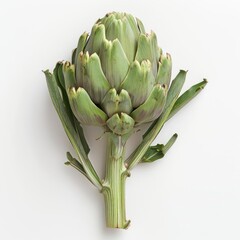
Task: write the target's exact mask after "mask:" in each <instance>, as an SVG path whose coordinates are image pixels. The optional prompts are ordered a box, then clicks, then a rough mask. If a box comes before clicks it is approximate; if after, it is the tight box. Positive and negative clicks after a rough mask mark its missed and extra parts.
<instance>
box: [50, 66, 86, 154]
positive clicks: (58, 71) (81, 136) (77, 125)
mask: <svg viewBox="0 0 240 240" xmlns="http://www.w3.org/2000/svg"><path fill="white" fill-rule="evenodd" d="M54 75H55V77H56V81H57V83H58V86H59V88H60V90H61V95H62V100H63V104H64V106H65V108H66V112H67V115H68V117H69V119H70V121H71V123H72V125H73V126H74V128H75V131H76V132H77V134H78V135H79V139H81V142H82V145H83V148H84V150H85V152H86V154H87V155H88V153H89V152H90V148H89V146H88V143H87V141H86V138H85V136H84V133H83V129H82V127H81V125H80V123H79V122H78V121H77V119H76V118H75V116H74V114H73V112H72V110H71V107H70V103H69V99H68V95H67V92H66V90H65V87H63V86H65V82H64V81H65V80H64V75H63V63H62V62H58V63H57V65H56V67H55V69H54Z"/></svg>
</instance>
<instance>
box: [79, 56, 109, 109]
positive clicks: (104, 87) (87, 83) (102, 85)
mask: <svg viewBox="0 0 240 240" xmlns="http://www.w3.org/2000/svg"><path fill="white" fill-rule="evenodd" d="M81 61H82V62H81V65H82V66H83V69H84V71H83V78H82V86H83V88H84V89H85V90H86V91H87V93H88V94H89V96H90V97H91V99H92V100H93V102H95V103H96V104H100V103H101V102H102V99H103V97H104V96H105V94H106V93H107V91H108V90H109V89H110V87H111V86H110V84H109V82H108V80H107V79H106V77H105V75H104V73H103V71H102V68H101V63H100V59H99V57H98V55H97V54H96V53H93V54H92V55H91V56H90V57H89V54H88V52H87V53H86V54H84V55H83V57H82V58H81Z"/></svg>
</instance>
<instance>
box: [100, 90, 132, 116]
mask: <svg viewBox="0 0 240 240" xmlns="http://www.w3.org/2000/svg"><path fill="white" fill-rule="evenodd" d="M102 108H103V110H104V112H106V113H107V115H108V116H109V117H111V116H112V115H113V114H115V113H120V112H124V113H127V114H129V113H130V112H131V111H132V102H131V98H130V96H129V94H128V92H127V91H126V90H124V89H122V90H121V92H120V93H119V94H117V91H116V89H115V88H112V89H110V90H109V91H108V92H107V94H106V95H105V97H104V99H103V101H102Z"/></svg>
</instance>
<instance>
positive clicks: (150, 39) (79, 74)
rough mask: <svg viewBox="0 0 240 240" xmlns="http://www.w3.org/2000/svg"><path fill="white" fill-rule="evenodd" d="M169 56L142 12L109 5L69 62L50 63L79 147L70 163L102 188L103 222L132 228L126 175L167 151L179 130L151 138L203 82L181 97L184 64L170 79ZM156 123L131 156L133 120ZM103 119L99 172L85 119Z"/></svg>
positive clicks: (51, 83)
mask: <svg viewBox="0 0 240 240" xmlns="http://www.w3.org/2000/svg"><path fill="white" fill-rule="evenodd" d="M171 70H172V61H171V57H170V55H169V54H166V55H164V54H163V53H162V50H161V49H160V48H159V47H158V44H157V37H156V35H155V33H154V32H151V33H150V34H148V33H146V32H145V29H144V26H143V24H142V22H141V21H140V20H139V19H136V18H134V17H133V16H132V15H130V14H126V13H116V12H113V13H109V14H107V15H106V16H105V17H103V18H102V19H99V20H98V21H97V22H96V23H95V24H94V26H93V28H92V31H91V34H90V35H89V36H88V34H87V33H83V35H82V36H81V37H80V39H79V42H78V46H77V48H76V49H75V50H74V51H73V55H72V63H70V62H58V63H57V65H56V67H55V69H54V71H53V73H50V72H49V71H48V70H47V71H45V72H44V73H45V75H46V79H47V84H48V89H49V93H50V96H51V98H52V101H53V104H54V106H55V108H56V111H57V113H58V115H59V117H60V120H61V122H62V124H63V127H64V129H65V131H66V134H67V136H68V138H69V140H70V142H71V144H72V146H73V147H74V149H75V151H76V155H77V157H76V158H74V157H73V156H72V155H71V154H70V153H69V152H68V153H67V159H68V161H67V162H66V165H71V166H72V167H74V168H75V169H77V170H78V171H79V172H81V173H82V174H83V175H84V176H86V177H87V178H88V179H89V181H90V182H91V183H92V184H93V185H94V186H96V187H97V188H98V190H99V191H100V192H101V193H102V194H103V196H104V199H105V206H106V224H107V226H108V227H112V228H127V227H128V225H129V223H130V221H128V220H126V214H125V180H126V178H127V177H128V176H130V171H131V170H132V169H133V167H135V166H136V165H137V164H138V163H140V162H142V163H144V162H153V161H156V160H158V159H160V158H162V157H164V155H165V154H166V152H167V151H168V150H169V148H170V147H171V146H172V145H173V143H174V142H175V140H176V138H177V134H174V135H173V136H172V138H171V139H170V140H169V141H168V142H167V144H166V145H163V144H157V145H156V146H151V143H152V142H153V140H154V139H155V138H156V136H157V135H158V133H159V132H160V130H161V129H162V127H163V125H164V124H165V122H166V121H167V120H168V119H169V118H171V117H172V116H173V115H174V114H175V113H177V112H178V111H179V110H180V109H181V108H182V107H183V106H184V105H186V104H187V103H188V102H189V101H190V100H192V99H193V98H194V97H195V96H196V95H197V94H198V93H199V92H200V91H201V90H202V89H203V88H204V86H205V85H206V83H207V81H206V80H204V81H203V82H200V83H198V84H196V85H195V86H193V87H192V88H190V89H189V90H188V91H186V92H185V93H183V94H182V95H181V96H180V97H179V94H180V92H181V89H182V86H183V84H184V81H185V78H186V73H187V72H186V71H183V70H181V71H180V72H179V73H178V75H177V76H176V77H175V79H174V80H173V81H172V82H171ZM150 122H151V125H150V127H149V129H148V130H147V131H146V133H145V134H144V135H143V140H142V142H141V144H140V145H139V146H138V147H137V148H136V150H135V151H134V152H133V153H132V154H131V155H130V156H129V157H128V158H127V159H126V158H125V155H124V149H125V145H126V142H127V140H128V138H129V137H130V136H131V134H133V133H134V132H135V129H136V127H138V126H139V125H141V124H144V123H150ZM85 124H86V125H95V126H99V127H102V128H103V129H104V131H105V135H106V136H107V139H108V141H107V159H106V162H105V164H106V174H105V178H104V179H103V180H100V178H99V176H98V174H97V173H96V171H95V169H94V167H93V165H92V164H91V161H90V160H89V157H88V153H89V151H90V149H89V147H88V144H87V141H86V139H85V137H84V133H83V129H82V127H81V126H82V125H85Z"/></svg>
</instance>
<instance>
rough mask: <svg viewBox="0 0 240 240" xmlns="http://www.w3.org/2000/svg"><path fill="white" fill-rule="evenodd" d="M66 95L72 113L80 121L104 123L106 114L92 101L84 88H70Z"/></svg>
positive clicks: (87, 123) (93, 123) (96, 124)
mask: <svg viewBox="0 0 240 240" xmlns="http://www.w3.org/2000/svg"><path fill="white" fill-rule="evenodd" d="M68 97H69V102H70V105H71V108H72V110H73V113H74V115H75V117H76V118H77V120H78V121H79V122H80V123H82V124H86V125H95V126H104V125H105V124H106V121H107V115H106V114H105V113H104V112H103V111H102V110H101V109H100V108H98V107H97V106H96V105H95V104H94V103H93V101H92V100H91V98H90V97H89V95H88V93H87V92H86V90H85V89H83V88H81V87H79V88H78V89H77V90H76V89H75V88H71V89H69V91H68Z"/></svg>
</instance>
